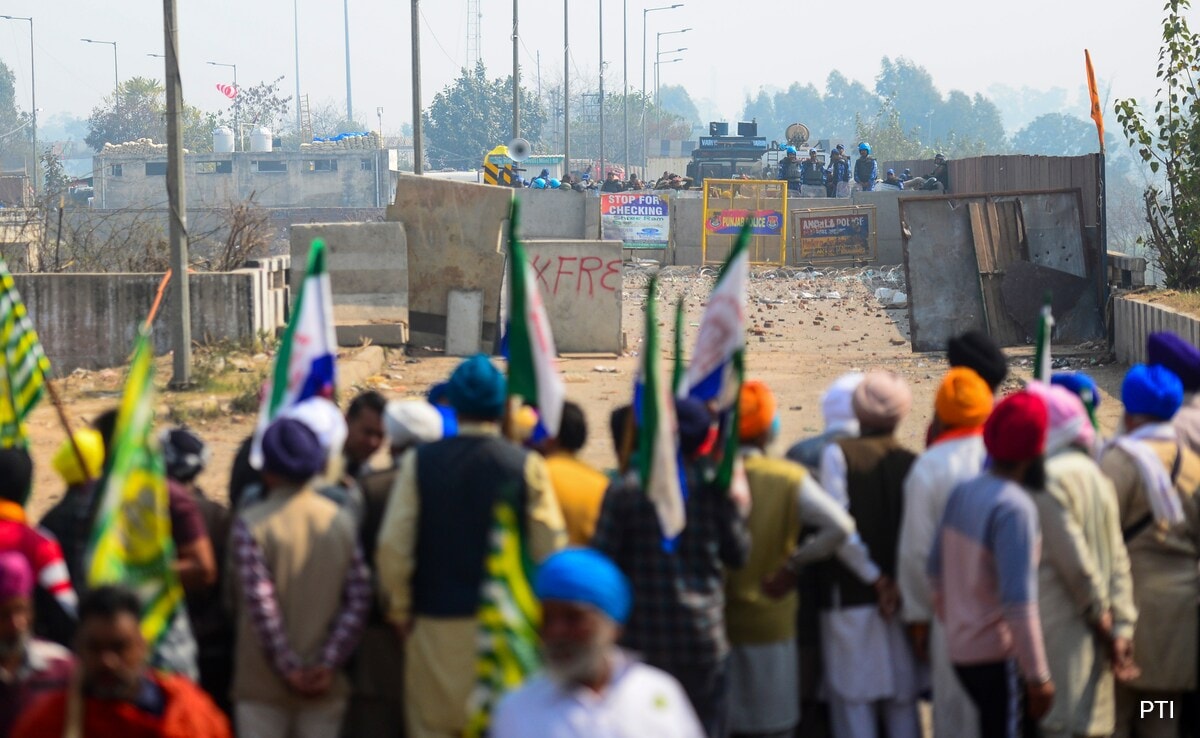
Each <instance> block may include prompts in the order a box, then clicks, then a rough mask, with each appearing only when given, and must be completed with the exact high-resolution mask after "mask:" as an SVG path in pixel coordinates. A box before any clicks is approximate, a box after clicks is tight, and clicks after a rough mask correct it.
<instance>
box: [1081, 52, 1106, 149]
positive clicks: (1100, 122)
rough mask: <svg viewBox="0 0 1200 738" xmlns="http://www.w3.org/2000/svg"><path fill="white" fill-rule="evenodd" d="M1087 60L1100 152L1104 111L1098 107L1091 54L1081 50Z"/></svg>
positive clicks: (1089, 90) (1098, 92) (1102, 145)
mask: <svg viewBox="0 0 1200 738" xmlns="http://www.w3.org/2000/svg"><path fill="white" fill-rule="evenodd" d="M1083 58H1084V60H1085V61H1086V62H1087V78H1088V95H1089V96H1090V97H1091V98H1092V120H1094V121H1096V135H1097V136H1099V137H1100V153H1101V154H1103V153H1104V111H1103V110H1101V109H1100V90H1099V89H1097V87H1096V72H1095V70H1093V69H1092V55H1091V52H1089V51H1088V50H1087V49H1084V50H1083Z"/></svg>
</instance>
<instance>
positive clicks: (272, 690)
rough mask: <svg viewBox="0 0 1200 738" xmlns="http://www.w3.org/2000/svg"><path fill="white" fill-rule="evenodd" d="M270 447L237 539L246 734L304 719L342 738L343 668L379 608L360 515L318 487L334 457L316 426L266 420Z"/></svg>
mask: <svg viewBox="0 0 1200 738" xmlns="http://www.w3.org/2000/svg"><path fill="white" fill-rule="evenodd" d="M333 417H337V418H340V417H341V415H340V414H338V413H334V416H333ZM262 450H263V467H262V478H263V484H264V486H265V488H266V492H265V494H264V495H263V497H262V499H261V500H259V501H258V502H255V503H254V504H252V505H248V506H246V507H245V508H243V509H242V510H241V511H240V512H239V513H238V516H237V518H236V519H235V521H234V523H233V529H232V531H231V533H230V544H229V547H230V549H231V552H230V553H231V555H230V562H231V564H232V569H233V572H232V577H233V583H234V591H235V592H236V608H235V610H236V612H235V618H234V622H235V623H236V634H237V639H236V642H237V643H238V649H237V652H236V655H235V657H234V677H233V688H232V691H231V696H232V699H233V702H234V704H235V708H236V715H237V732H238V734H239V735H269V734H271V733H272V731H273V730H274V728H272V727H271V726H277V725H295V724H300V725H304V726H305V727H306V729H311V730H313V731H315V732H318V733H320V732H322V731H325V733H327V734H329V735H334V734H336V733H337V731H338V728H339V726H340V725H341V722H342V715H343V713H344V711H345V709H346V697H347V696H348V694H349V683H348V682H347V680H346V677H345V675H344V674H343V673H342V667H343V666H344V665H345V664H346V662H347V661H348V660H349V659H350V656H351V654H352V653H353V651H354V648H355V647H356V646H357V645H358V638H359V635H360V634H361V632H362V625H363V621H364V619H365V617H366V614H367V609H368V607H369V606H370V604H371V573H370V570H369V569H368V568H367V566H366V563H365V562H364V560H363V555H362V550H361V548H359V546H358V535H357V531H358V525H357V523H356V521H355V520H354V517H353V515H352V513H351V512H350V511H349V510H346V509H344V508H341V507H339V506H338V505H337V503H335V502H333V501H331V500H329V499H328V498H326V497H324V496H322V495H321V494H320V493H319V492H317V490H316V489H315V488H314V486H313V479H314V477H315V476H316V475H317V474H318V473H319V472H320V471H321V470H322V469H323V468H324V467H325V460H326V457H327V455H328V452H327V450H326V449H325V448H324V447H323V446H322V443H321V440H320V438H319V437H318V435H317V432H315V431H314V430H313V429H312V428H311V427H309V426H308V425H305V423H304V422H303V421H301V420H299V419H297V418H294V417H282V418H279V419H277V420H275V421H274V422H272V423H271V424H270V425H269V426H267V429H266V431H265V432H264V433H263V438H262Z"/></svg>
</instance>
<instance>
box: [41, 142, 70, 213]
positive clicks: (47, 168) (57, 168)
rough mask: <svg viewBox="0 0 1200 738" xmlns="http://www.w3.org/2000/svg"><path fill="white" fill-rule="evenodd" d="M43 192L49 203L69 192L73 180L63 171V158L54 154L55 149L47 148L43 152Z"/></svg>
mask: <svg viewBox="0 0 1200 738" xmlns="http://www.w3.org/2000/svg"><path fill="white" fill-rule="evenodd" d="M42 178H43V182H44V185H43V187H42V192H43V193H44V195H45V197H46V199H47V201H49V200H53V199H57V198H58V196H59V195H61V194H62V193H64V192H66V191H67V185H68V184H69V183H70V182H71V178H70V177H68V176H67V173H66V172H65V171H63V164H62V158H61V157H59V156H58V154H56V153H54V148H53V147H51V146H47V147H46V148H45V149H43V150H42Z"/></svg>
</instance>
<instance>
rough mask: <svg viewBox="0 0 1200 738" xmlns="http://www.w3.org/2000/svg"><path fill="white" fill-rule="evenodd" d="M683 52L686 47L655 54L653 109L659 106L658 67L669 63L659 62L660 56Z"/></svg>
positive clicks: (659, 74)
mask: <svg viewBox="0 0 1200 738" xmlns="http://www.w3.org/2000/svg"><path fill="white" fill-rule="evenodd" d="M684 51H687V47H686V46H681V47H679V48H678V49H670V50H668V51H659V52H657V53H656V54H655V56H654V65H655V66H654V105H655V107H658V104H659V103H658V99H659V94H658V88H659V79H660V77H661V71H660V70H659V68H658V65H659V64H660V63H661V64H670V63H671V62H665V61H661V59H662V55H663V54H679V53H681V52H684ZM672 61H683V60H682V59H673V60H672Z"/></svg>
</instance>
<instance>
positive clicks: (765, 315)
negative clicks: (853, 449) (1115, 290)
mask: <svg viewBox="0 0 1200 738" xmlns="http://www.w3.org/2000/svg"><path fill="white" fill-rule="evenodd" d="M651 269H652V267H645V266H640V265H636V264H635V265H632V266H628V267H627V269H626V273H625V279H624V307H623V312H624V332H625V336H626V346H627V350H626V353H625V355H624V356H621V357H613V356H599V357H596V356H590V357H579V356H571V357H565V358H563V359H562V361H561V368H562V372H563V376H564V380H565V382H566V384H567V393H568V396H569V397H570V398H571V399H573V400H575V401H576V402H579V403H580V404H581V405H582V406H583V407H584V409H585V411H586V413H587V416H588V420H589V423H590V425H591V434H590V437H589V440H588V445H587V448H586V449H585V454H584V455H585V457H586V458H587V459H588V460H589V461H590V462H592V463H593V464H596V465H597V466H600V467H610V466H612V465H613V464H614V460H615V455H614V453H613V451H612V444H611V442H610V440H609V434H608V413H609V412H610V411H611V410H612V409H613V408H615V407H617V406H619V405H621V404H624V403H627V402H629V399H630V395H631V387H632V384H633V379H634V375H635V372H636V369H637V363H638V361H639V360H640V353H641V348H642V345H643V343H642V334H643V325H642V323H643V308H644V305H645V289H646V285H647V283H648V280H649V275H650V273H651ZM715 277H716V270H715V269H705V270H699V271H698V270H696V269H694V268H692V269H686V268H668V269H666V270H664V271H663V275H662V279H661V294H660V306H661V307H660V310H659V315H660V320H661V324H660V328H659V330H660V332H661V333H660V336H661V346H662V350H663V358H664V360H666V359H668V358H669V357H670V355H671V354H672V348H671V346H672V340H671V335H672V330H673V328H672V322H673V315H674V309H673V307H672V306H673V305H674V303H675V301H676V299H678V298H679V297H681V296H682V297H683V298H684V302H685V306H686V318H685V325H686V334H687V341H688V343H687V345H688V346H689V347H690V344H691V342H692V341H693V340H694V339H695V336H696V333H697V331H698V326H699V322H700V316H701V314H702V312H703V310H704V304H705V300H706V299H707V296H708V294H709V291H710V290H711V289H712V284H713V281H714V280H715ZM880 287H888V288H892V289H899V290H903V288H904V286H903V284H902V272H900V271H899V270H890V271H884V272H875V271H873V270H860V269H854V270H841V271H838V270H834V271H826V272H819V271H818V272H797V271H795V270H762V269H755V270H754V277H753V279H752V282H751V286H750V303H749V318H750V321H751V325H750V329H749V334H748V336H747V341H748V343H747V376H748V377H750V378H757V379H762V380H765V381H766V382H767V383H768V384H770V386H771V387H772V388H773V389H774V390H775V392H776V394H777V395H778V398H779V408H780V416H781V417H780V419H781V422H782V439H781V442H780V443H779V448H778V449H777V451H779V452H782V449H783V448H785V447H786V446H785V444H790V443H792V442H794V441H795V440H797V439H799V438H801V437H804V436H808V435H811V434H813V433H816V432H818V431H820V429H821V425H822V421H821V414H820V396H821V393H822V392H823V391H824V390H825V388H826V387H827V386H828V385H829V383H830V382H831V381H832V380H833V379H834V378H836V377H837V376H838V375H840V374H842V373H844V372H848V371H853V370H868V369H871V368H876V367H882V368H888V369H891V370H893V371H896V372H899V373H900V374H902V375H904V376H905V377H906V378H907V379H908V381H909V382H910V384H911V386H912V390H913V395H914V406H913V412H912V415H911V416H910V417H909V418H908V419H907V420H906V421H905V422H904V423H903V425H902V426H901V428H900V435H901V439H902V440H903V441H904V442H905V443H906V444H908V445H909V446H910V447H912V448H914V449H919V448H920V447H921V444H922V442H923V438H924V430H925V427H926V425H927V424H928V422H929V419H930V416H931V413H932V407H933V397H934V393H935V391H936V389H937V384H938V382H939V381H940V379H941V375H942V373H943V371H944V367H945V357H944V356H943V355H941V354H914V353H912V351H911V348H910V345H909V342H908V316H907V311H906V310H904V309H889V308H886V307H885V306H884V305H883V304H882V303H881V302H880V301H879V300H877V299H876V298H875V290H876V289H877V288H880ZM1055 348H1056V352H1057V353H1056V355H1058V356H1064V357H1070V358H1069V359H1068V360H1069V361H1070V363H1071V364H1072V366H1074V367H1079V366H1083V367H1084V368H1086V370H1087V371H1089V372H1090V373H1092V374H1093V376H1095V377H1096V379H1097V381H1098V382H1099V383H1100V385H1101V387H1102V390H1103V391H1104V392H1105V397H1104V402H1103V404H1102V405H1101V413H1100V416H1101V421H1102V424H1103V425H1104V428H1105V430H1106V431H1107V432H1111V431H1112V429H1113V428H1115V426H1116V422H1117V417H1118V415H1119V404H1118V403H1117V402H1116V401H1114V400H1113V399H1112V398H1111V397H1110V396H1109V393H1113V392H1117V391H1118V390H1119V387H1120V378H1121V375H1122V373H1123V371H1124V369H1123V367H1119V366H1114V365H1112V364H1111V363H1109V359H1108V358H1107V357H1106V353H1107V352H1106V351H1102V350H1099V349H1090V348H1089V347H1082V348H1079V347H1071V348H1065V347H1055ZM1010 356H1011V357H1012V358H1011V361H1010V365H1011V366H1012V376H1011V378H1010V380H1009V382H1008V383H1007V387H1006V389H1015V388H1016V387H1018V386H1019V383H1020V381H1021V380H1023V379H1026V378H1028V377H1029V365H1030V363H1031V359H1032V350H1031V349H1016V350H1014V351H1011V352H1010ZM202 358H205V360H206V361H208V362H209V364H208V366H210V367H211V366H213V365H216V366H218V367H220V366H222V365H223V367H224V368H223V369H220V370H218V371H212V372H210V373H211V374H212V375H213V376H211V377H209V379H208V386H206V387H205V388H202V389H201V390H199V391H195V392H189V393H171V392H163V393H161V394H160V396H159V406H160V407H159V415H160V418H161V419H163V421H164V422H165V421H166V419H167V417H168V414H169V412H170V409H171V408H172V407H175V408H179V407H184V406H187V407H195V406H200V407H201V409H200V410H198V411H197V410H192V411H188V412H186V413H184V414H186V415H188V417H189V418H190V422H191V424H192V425H193V427H194V428H195V429H196V430H197V431H198V432H199V433H200V434H201V435H202V436H203V437H204V438H205V439H206V440H207V441H208V442H209V443H210V444H211V446H212V447H213V452H214V455H213V462H212V464H211V465H210V467H209V469H208V471H206V472H205V474H204V475H203V477H202V478H201V482H202V486H203V487H204V488H205V489H206V490H207V491H208V492H209V493H210V494H211V495H212V496H214V497H216V498H219V499H224V498H225V497H226V493H227V490H226V485H227V483H228V479H229V467H230V463H231V461H232V458H233V454H234V452H235V450H236V448H237V445H238V444H239V443H240V441H241V440H242V439H243V438H244V437H245V436H246V435H247V434H249V433H250V431H251V429H252V428H253V425H254V417H253V415H252V414H238V413H235V412H233V410H232V409H231V408H230V407H229V404H230V400H231V398H232V397H234V396H235V395H236V394H239V393H244V391H245V387H246V385H247V383H248V382H250V381H251V380H252V379H253V378H254V377H256V376H258V374H257V373H256V372H258V373H261V372H262V371H265V369H266V365H267V361H266V357H265V356H259V357H257V359H254V358H253V357H249V356H246V355H227V354H225V353H221V352H215V351H213V352H208V355H207V356H205V354H204V353H203V352H202ZM218 359H219V360H218ZM457 363H458V361H457V360H456V359H452V358H447V357H444V356H440V355H437V354H432V353H430V352H416V355H415V356H411V357H406V356H404V355H403V354H401V353H400V352H391V353H389V354H388V361H387V366H386V367H385V369H384V371H383V372H382V373H381V374H380V375H378V376H375V377H372V378H370V379H369V380H368V381H367V383H366V384H367V386H371V387H374V388H375V389H378V390H379V391H381V392H383V393H384V394H385V395H387V396H389V397H405V396H417V395H420V394H422V393H424V392H425V390H426V389H427V388H428V387H429V386H430V385H431V384H433V383H436V382H439V381H442V380H443V379H444V378H445V377H446V376H448V375H449V373H450V372H451V371H452V370H453V368H454V366H455V365H456V364H457ZM159 367H160V371H159V379H160V381H159V385H160V386H162V385H163V384H165V382H166V380H167V379H169V373H170V370H169V358H164V359H162V360H160V362H159ZM247 368H248V369H249V370H250V371H246V369H247ZM123 377H124V375H123V372H121V371H120V370H107V371H103V372H91V373H86V374H80V375H77V376H73V377H71V378H68V379H66V380H64V381H63V386H62V389H63V394H64V397H65V398H66V403H67V409H68V413H69V415H70V416H71V418H72V420H73V422H82V421H85V420H88V419H90V418H92V417H94V416H95V415H96V414H98V413H100V412H102V411H103V410H105V409H107V408H109V407H112V406H114V405H115V403H116V400H117V397H118V395H119V392H120V386H121V382H122V381H123ZM346 400H347V398H343V401H346ZM177 414H179V413H178V411H177ZM30 430H31V435H32V438H33V446H34V455H35V460H36V464H37V467H36V473H37V479H36V487H35V494H34V497H33V499H32V500H31V503H30V510H31V513H32V514H33V516H34V517H35V518H36V517H39V516H40V515H42V514H43V513H44V512H45V510H46V509H48V508H49V507H50V506H51V505H52V504H53V502H54V501H55V500H57V499H58V498H59V497H61V495H62V489H63V486H62V484H61V482H60V480H59V479H58V477H57V475H56V474H55V473H54V471H53V470H52V469H51V466H50V459H51V457H52V455H53V453H54V451H55V449H56V448H57V447H58V445H59V444H60V443H61V442H62V441H63V439H64V438H65V434H64V433H63V431H62V429H61V427H60V426H59V424H58V422H57V420H56V418H55V417H54V412H53V409H52V408H51V407H50V406H49V403H48V402H47V403H43V405H42V406H40V407H39V408H38V410H37V411H36V412H35V413H34V415H33V418H32V420H31V423H30ZM380 463H382V460H380Z"/></svg>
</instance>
